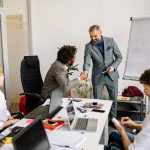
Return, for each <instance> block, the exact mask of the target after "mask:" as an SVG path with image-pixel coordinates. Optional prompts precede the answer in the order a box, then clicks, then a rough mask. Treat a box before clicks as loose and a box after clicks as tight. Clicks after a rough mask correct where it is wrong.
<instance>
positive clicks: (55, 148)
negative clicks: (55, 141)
mask: <svg viewBox="0 0 150 150" xmlns="http://www.w3.org/2000/svg"><path fill="white" fill-rule="evenodd" d="M51 150H82V148H73V147H62V146H57V145H52V144H51Z"/></svg>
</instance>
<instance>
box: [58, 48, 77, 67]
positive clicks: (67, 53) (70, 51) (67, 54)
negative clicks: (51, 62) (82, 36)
mask: <svg viewBox="0 0 150 150" xmlns="http://www.w3.org/2000/svg"><path fill="white" fill-rule="evenodd" d="M76 53H77V48H76V47H75V46H70V45H64V46H63V47H61V48H60V49H59V51H58V53H57V60H58V61H60V62H61V63H62V64H67V63H68V61H69V60H72V59H73V58H74V56H75V54H76Z"/></svg>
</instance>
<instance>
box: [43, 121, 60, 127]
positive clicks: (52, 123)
mask: <svg viewBox="0 0 150 150" xmlns="http://www.w3.org/2000/svg"><path fill="white" fill-rule="evenodd" d="M57 123H58V122H54V121H51V120H46V121H44V124H49V125H51V126H55V125H56V124H57Z"/></svg>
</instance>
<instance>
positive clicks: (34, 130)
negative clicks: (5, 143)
mask: <svg viewBox="0 0 150 150" xmlns="http://www.w3.org/2000/svg"><path fill="white" fill-rule="evenodd" d="M13 147H14V150H49V149H50V143H49V140H48V137H47V134H46V132H45V129H44V127H43V123H42V120H41V117H40V116H39V117H37V118H36V119H35V121H34V122H32V123H31V124H30V125H29V126H27V127H26V128H24V129H23V130H21V131H20V132H19V133H17V134H16V135H15V136H14V137H13Z"/></svg>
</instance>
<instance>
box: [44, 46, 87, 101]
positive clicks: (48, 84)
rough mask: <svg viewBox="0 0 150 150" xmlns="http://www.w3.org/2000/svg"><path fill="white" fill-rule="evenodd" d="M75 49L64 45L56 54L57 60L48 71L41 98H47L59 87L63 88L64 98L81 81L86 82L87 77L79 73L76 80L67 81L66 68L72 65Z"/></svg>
mask: <svg viewBox="0 0 150 150" xmlns="http://www.w3.org/2000/svg"><path fill="white" fill-rule="evenodd" d="M76 52H77V49H76V47H74V46H69V45H64V46H63V47H61V48H60V49H59V51H58V52H57V60H56V61H55V62H54V63H53V64H52V65H51V67H50V69H49V70H48V72H47V74H46V77H45V81H44V84H43V87H42V91H41V96H43V97H44V98H45V99H46V98H48V97H49V96H50V94H51V92H52V91H53V90H54V89H56V88H58V87H59V86H63V85H64V86H65V96H66V97H67V96H68V95H69V92H70V90H71V89H72V88H74V87H75V86H77V85H79V84H80V82H81V80H86V79H87V77H88V75H87V74H86V73H84V72H81V73H80V76H79V77H78V78H75V79H73V80H71V81H69V78H68V70H67V69H68V66H70V65H73V63H74V61H75V58H76Z"/></svg>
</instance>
